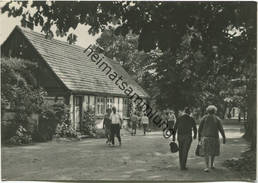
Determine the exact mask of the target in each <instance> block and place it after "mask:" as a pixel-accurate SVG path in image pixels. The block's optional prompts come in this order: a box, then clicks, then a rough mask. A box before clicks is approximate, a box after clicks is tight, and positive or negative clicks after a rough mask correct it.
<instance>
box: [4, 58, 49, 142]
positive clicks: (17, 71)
mask: <svg viewBox="0 0 258 183" xmlns="http://www.w3.org/2000/svg"><path fill="white" fill-rule="evenodd" d="M36 70H37V64H35V63H32V62H30V61H26V60H22V59H16V58H1V87H2V92H1V109H2V112H3V113H5V112H6V111H7V110H9V111H11V112H13V113H14V119H13V120H12V121H11V123H7V124H6V125H4V126H3V127H4V128H3V133H4V134H6V135H4V136H3V137H4V138H3V140H7V139H9V138H11V137H12V136H13V138H12V139H11V141H10V142H11V143H15V141H17V143H19V142H20V141H21V143H23V142H29V140H28V141H26V140H25V139H26V138H27V136H26V135H25V136H19V135H18V136H17V131H18V132H19V129H20V126H22V127H23V128H24V129H27V130H28V125H29V124H28V117H29V116H30V115H31V114H32V113H40V112H41V109H42V104H43V97H44V96H45V95H46V92H45V91H44V90H43V89H42V88H39V87H38V86H37V82H36V79H35V77H34V76H35V74H36V72H35V71H36ZM8 106H9V107H8ZM7 133H8V134H7ZM28 133H30V134H31V132H30V131H29V132H28ZM15 134H16V135H15ZM22 138H25V139H22Z"/></svg>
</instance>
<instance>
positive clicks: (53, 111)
mask: <svg viewBox="0 0 258 183" xmlns="http://www.w3.org/2000/svg"><path fill="white" fill-rule="evenodd" d="M68 109H69V108H68V106H67V105H65V104H64V103H55V104H53V105H44V108H43V110H42V112H41V114H40V117H39V125H38V131H37V132H36V134H35V137H36V139H37V141H48V140H52V138H53V136H54V135H55V134H56V128H57V125H58V124H60V125H62V123H63V121H65V120H66V116H67V113H68Z"/></svg>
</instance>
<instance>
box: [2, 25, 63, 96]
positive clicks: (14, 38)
mask: <svg viewBox="0 0 258 183" xmlns="http://www.w3.org/2000/svg"><path fill="white" fill-rule="evenodd" d="M1 52H2V57H16V58H21V59H25V60H29V61H31V62H34V63H37V64H38V70H37V71H36V73H37V74H36V75H35V77H36V78H37V84H38V86H40V87H43V88H44V89H45V90H46V91H48V94H49V95H53V96H54V95H57V94H59V95H60V94H61V95H64V93H65V92H67V91H68V90H67V88H66V87H65V85H64V84H63V83H62V82H61V80H60V79H59V78H58V77H57V76H56V75H55V73H54V72H53V71H52V70H51V68H50V67H49V66H48V64H47V63H46V62H45V61H44V59H42V57H41V55H40V54H39V53H38V52H37V50H36V49H35V48H34V47H33V45H31V43H30V42H29V41H28V40H27V39H26V37H24V35H23V34H22V33H21V32H20V31H19V30H18V29H14V30H13V31H12V32H11V34H10V36H9V37H8V39H7V40H6V41H5V42H4V43H3V44H2V46H1Z"/></svg>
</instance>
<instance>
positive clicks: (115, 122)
mask: <svg viewBox="0 0 258 183" xmlns="http://www.w3.org/2000/svg"><path fill="white" fill-rule="evenodd" d="M110 119H111V142H112V145H113V146H114V145H115V136H116V137H117V138H118V141H119V146H121V145H122V144H121V136H120V129H121V127H122V123H123V119H122V117H121V116H120V115H119V114H118V113H117V112H116V108H115V107H112V113H111V115H110Z"/></svg>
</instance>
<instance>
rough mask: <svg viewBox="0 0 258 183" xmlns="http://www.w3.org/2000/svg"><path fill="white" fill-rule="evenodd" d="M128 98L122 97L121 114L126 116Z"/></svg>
mask: <svg viewBox="0 0 258 183" xmlns="http://www.w3.org/2000/svg"><path fill="white" fill-rule="evenodd" d="M128 104H129V101H128V98H123V116H125V117H128Z"/></svg>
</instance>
